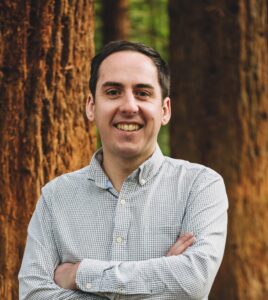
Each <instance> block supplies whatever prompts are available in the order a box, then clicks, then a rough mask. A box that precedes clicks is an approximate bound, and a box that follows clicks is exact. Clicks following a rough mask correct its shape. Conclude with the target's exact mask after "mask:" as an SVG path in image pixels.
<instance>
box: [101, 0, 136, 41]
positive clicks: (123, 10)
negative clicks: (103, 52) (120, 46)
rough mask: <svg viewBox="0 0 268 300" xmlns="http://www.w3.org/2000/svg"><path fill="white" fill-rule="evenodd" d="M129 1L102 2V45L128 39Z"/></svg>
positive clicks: (105, 0) (111, 0) (108, 0)
mask: <svg viewBox="0 0 268 300" xmlns="http://www.w3.org/2000/svg"><path fill="white" fill-rule="evenodd" d="M128 8H129V0H104V1H103V3H102V22H103V25H102V37H103V45H105V44H106V43H108V42H110V41H115V40H126V39H128V35H129V29H130V22H129V14H128Z"/></svg>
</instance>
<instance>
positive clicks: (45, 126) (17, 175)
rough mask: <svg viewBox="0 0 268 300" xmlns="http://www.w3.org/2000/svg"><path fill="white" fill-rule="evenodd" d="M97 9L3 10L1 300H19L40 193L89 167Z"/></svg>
mask: <svg viewBox="0 0 268 300" xmlns="http://www.w3.org/2000/svg"><path fill="white" fill-rule="evenodd" d="M92 6H93V5H92V1H81V0H77V1H67V0H59V1H56V0H50V1H49V0H37V1H30V0H26V1H15V0H13V1H10V0H3V1H1V4H0V11H1V16H0V18H1V20H0V21H1V29H0V30H1V35H0V78H1V82H0V93H1V97H0V166H1V167H0V191H1V193H0V254H1V255H0V299H5V300H9V299H14V300H16V299H18V289H17V288H18V283H17V274H18V270H19V268H20V264H21V259H22V255H23V251H24V245H25V238H26V228H27V225H28V222H29V219H30V217H31V215H32V212H33V210H34V207H35V203H36V200H37V199H38V197H39V194H40V188H41V186H42V185H43V184H44V183H45V182H47V181H48V180H50V179H51V178H53V177H55V176H56V175H59V174H61V173H63V172H66V171H70V170H74V169H77V168H79V167H81V166H83V165H85V164H87V163H88V161H89V159H90V156H91V154H92V152H93V151H94V148H95V135H94V127H93V126H90V125H91V124H88V123H87V121H86V117H85V113H84V106H85V99H86V96H87V93H88V88H87V82H88V77H89V67H90V66H89V63H90V59H91V57H92V54H93V50H94V47H93V7H92Z"/></svg>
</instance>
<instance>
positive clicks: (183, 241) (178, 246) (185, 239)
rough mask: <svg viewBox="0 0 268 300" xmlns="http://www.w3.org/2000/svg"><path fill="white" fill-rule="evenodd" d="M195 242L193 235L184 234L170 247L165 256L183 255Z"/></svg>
mask: <svg viewBox="0 0 268 300" xmlns="http://www.w3.org/2000/svg"><path fill="white" fill-rule="evenodd" d="M194 242H195V237H194V234H193V233H185V234H184V235H182V236H181V237H179V238H178V239H177V241H176V243H175V244H174V245H173V246H171V248H170V249H169V250H168V252H167V254H166V256H172V255H179V254H181V253H183V252H184V251H185V250H186V249H187V248H188V247H190V246H192V244H193V243H194Z"/></svg>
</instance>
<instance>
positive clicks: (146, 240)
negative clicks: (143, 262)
mask: <svg viewBox="0 0 268 300" xmlns="http://www.w3.org/2000/svg"><path fill="white" fill-rule="evenodd" d="M143 229H144V234H143V251H144V254H145V256H146V258H145V259H149V258H157V257H161V256H164V255H166V253H167V252H168V250H169V248H170V247H171V246H172V245H173V244H174V243H175V242H176V240H177V238H178V237H179V236H180V231H181V226H180V225H164V226H154V227H152V226H148V227H147V226H146V227H145V228H143Z"/></svg>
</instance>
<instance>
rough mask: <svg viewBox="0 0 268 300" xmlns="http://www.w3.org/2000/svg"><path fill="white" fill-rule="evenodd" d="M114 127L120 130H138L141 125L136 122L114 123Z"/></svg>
mask: <svg viewBox="0 0 268 300" xmlns="http://www.w3.org/2000/svg"><path fill="white" fill-rule="evenodd" d="M114 127H115V128H117V129H119V130H122V131H128V132H131V131H138V130H139V129H141V128H142V127H143V126H142V125H140V124H137V123H130V124H129V123H128V124H126V123H118V124H115V125H114Z"/></svg>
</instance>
